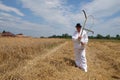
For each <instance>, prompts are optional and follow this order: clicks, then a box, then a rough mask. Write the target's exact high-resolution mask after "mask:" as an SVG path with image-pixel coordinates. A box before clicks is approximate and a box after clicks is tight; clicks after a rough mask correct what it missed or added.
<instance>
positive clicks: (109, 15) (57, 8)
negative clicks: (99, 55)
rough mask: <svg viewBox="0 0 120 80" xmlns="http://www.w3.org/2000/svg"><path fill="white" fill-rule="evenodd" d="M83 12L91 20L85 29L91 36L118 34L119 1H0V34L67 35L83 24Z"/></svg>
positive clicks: (119, 18) (119, 29) (119, 30)
mask: <svg viewBox="0 0 120 80" xmlns="http://www.w3.org/2000/svg"><path fill="white" fill-rule="evenodd" d="M83 9H84V10H85V11H86V13H87V15H92V16H94V19H93V18H92V17H89V20H88V23H87V25H86V27H89V26H90V27H91V29H92V30H94V32H95V34H94V35H96V34H102V35H108V34H110V35H111V36H115V35H116V34H120V0H0V32H2V31H3V30H6V31H10V32H13V33H15V34H17V33H23V34H25V35H29V36H36V37H40V36H51V35H53V34H56V35H61V34H64V33H68V34H70V35H71V34H73V32H74V30H75V25H76V23H81V24H83V21H84V15H83V12H82V10H83ZM93 22H94V25H93ZM89 35H92V34H89Z"/></svg>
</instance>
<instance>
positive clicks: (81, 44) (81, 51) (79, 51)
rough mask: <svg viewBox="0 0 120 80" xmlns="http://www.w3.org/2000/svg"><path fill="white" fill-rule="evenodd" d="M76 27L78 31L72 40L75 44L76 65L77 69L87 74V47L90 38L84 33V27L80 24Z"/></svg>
mask: <svg viewBox="0 0 120 80" xmlns="http://www.w3.org/2000/svg"><path fill="white" fill-rule="evenodd" d="M75 27H76V31H75V33H74V34H73V36H72V40H73V42H74V52H75V63H76V65H77V67H79V68H81V69H82V70H84V71H85V72H87V60H86V52H85V48H86V47H85V46H86V44H87V42H88V36H87V33H86V31H85V30H83V32H82V29H81V28H82V26H81V25H80V23H78V24H76V26H75ZM81 33H82V35H81Z"/></svg>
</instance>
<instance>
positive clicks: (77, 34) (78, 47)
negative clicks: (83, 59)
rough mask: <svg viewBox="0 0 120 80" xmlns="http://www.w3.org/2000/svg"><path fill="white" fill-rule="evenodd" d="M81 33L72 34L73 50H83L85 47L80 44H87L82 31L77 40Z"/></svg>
mask: <svg viewBox="0 0 120 80" xmlns="http://www.w3.org/2000/svg"><path fill="white" fill-rule="evenodd" d="M80 34H81V32H80V33H78V32H77V31H75V32H74V34H73V36H72V40H73V42H74V48H76V49H84V48H85V46H83V45H81V44H80V42H83V43H85V44H87V42H88V36H87V33H86V31H85V30H83V33H82V38H81V39H80V40H79V39H78V37H79V36H80Z"/></svg>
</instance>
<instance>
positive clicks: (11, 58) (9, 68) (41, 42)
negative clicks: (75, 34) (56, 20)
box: [0, 38, 120, 80]
mask: <svg viewBox="0 0 120 80" xmlns="http://www.w3.org/2000/svg"><path fill="white" fill-rule="evenodd" d="M0 44H1V45H0V80H119V79H120V73H119V72H120V41H114V40H112V41H110V40H90V41H89V44H88V47H87V60H88V72H87V73H85V72H83V71H82V70H80V69H79V68H77V67H76V65H75V62H74V51H73V44H72V41H71V40H62V39H33V38H0Z"/></svg>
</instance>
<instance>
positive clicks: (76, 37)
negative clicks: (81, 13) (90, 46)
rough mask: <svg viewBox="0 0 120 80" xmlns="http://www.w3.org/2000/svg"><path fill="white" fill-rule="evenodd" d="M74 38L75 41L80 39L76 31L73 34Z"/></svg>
mask: <svg viewBox="0 0 120 80" xmlns="http://www.w3.org/2000/svg"><path fill="white" fill-rule="evenodd" d="M72 40H73V41H76V40H78V36H77V35H76V32H74V34H73V35H72Z"/></svg>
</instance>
